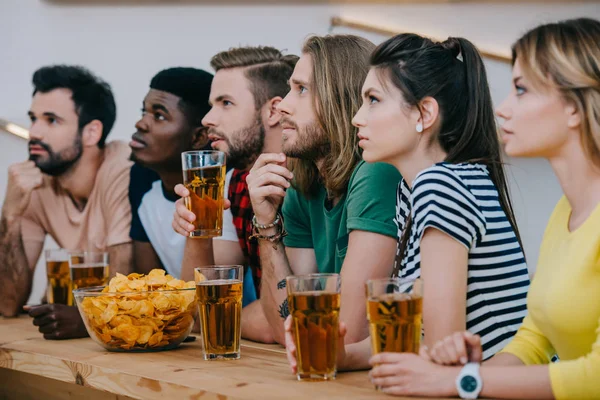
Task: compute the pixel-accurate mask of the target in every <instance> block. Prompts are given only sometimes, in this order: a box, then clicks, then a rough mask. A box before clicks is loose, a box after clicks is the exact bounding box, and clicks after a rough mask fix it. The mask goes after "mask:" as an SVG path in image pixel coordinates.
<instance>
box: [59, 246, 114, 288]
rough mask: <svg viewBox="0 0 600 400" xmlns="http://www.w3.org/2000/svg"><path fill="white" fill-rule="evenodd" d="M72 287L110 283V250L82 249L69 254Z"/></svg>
mask: <svg viewBox="0 0 600 400" xmlns="http://www.w3.org/2000/svg"><path fill="white" fill-rule="evenodd" d="M69 266H70V269H71V283H72V289H73V290H75V289H81V288H86V287H90V286H104V285H107V284H108V274H109V266H108V252H106V251H100V252H95V251H82V252H75V251H74V252H71V253H70V254H69Z"/></svg>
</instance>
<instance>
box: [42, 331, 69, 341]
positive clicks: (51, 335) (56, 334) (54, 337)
mask: <svg viewBox="0 0 600 400" xmlns="http://www.w3.org/2000/svg"><path fill="white" fill-rule="evenodd" d="M64 338H65V337H64V334H63V333H62V332H61V331H58V330H55V331H54V332H51V333H44V339H46V340H61V339H64Z"/></svg>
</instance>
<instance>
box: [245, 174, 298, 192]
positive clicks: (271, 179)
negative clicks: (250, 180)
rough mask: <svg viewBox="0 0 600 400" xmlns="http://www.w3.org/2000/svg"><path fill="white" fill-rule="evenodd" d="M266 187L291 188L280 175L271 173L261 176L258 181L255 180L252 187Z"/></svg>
mask: <svg viewBox="0 0 600 400" xmlns="http://www.w3.org/2000/svg"><path fill="white" fill-rule="evenodd" d="M268 185H274V186H279V187H282V188H285V189H287V188H289V187H290V186H291V185H290V182H289V181H288V180H287V179H285V178H284V177H282V176H281V175H277V174H274V173H272V172H267V173H264V174H262V175H261V176H260V177H259V178H258V179H256V182H255V185H254V186H255V187H256V188H259V187H263V186H268Z"/></svg>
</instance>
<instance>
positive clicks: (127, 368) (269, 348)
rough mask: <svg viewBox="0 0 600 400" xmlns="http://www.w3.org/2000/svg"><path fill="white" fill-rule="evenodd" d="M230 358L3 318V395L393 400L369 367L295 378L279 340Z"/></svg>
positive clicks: (196, 345) (249, 346)
mask: <svg viewBox="0 0 600 400" xmlns="http://www.w3.org/2000/svg"><path fill="white" fill-rule="evenodd" d="M241 353H242V357H241V359H240V360H235V361H204V360H203V358H202V347H201V343H200V341H199V340H196V341H195V342H191V343H184V344H182V345H181V347H180V348H178V349H176V350H171V351H164V352H157V353H113V352H107V351H105V350H104V349H103V348H101V347H100V346H98V345H97V344H96V343H94V342H92V340H91V339H89V338H87V339H74V340H63V341H49V340H44V338H43V337H42V335H41V334H40V333H39V332H38V331H37V328H36V327H35V326H33V324H32V323H31V318H29V317H26V316H22V317H19V318H14V319H2V317H0V399H13V398H14V399H17V398H18V399H41V398H44V399H74V398H85V399H129V398H136V399H161V400H170V399H198V400H205V399H206V400H208V399H219V400H225V399H261V400H267V399H310V400H316V399H349V398H355V399H382V398H383V399H386V398H387V399H391V398H392V397H388V396H386V395H384V394H382V393H378V392H376V391H375V390H374V389H373V386H372V385H371V383H370V382H369V379H368V376H367V372H352V373H342V374H338V378H337V379H336V380H335V381H332V382H298V381H297V380H296V379H295V376H294V375H292V373H291V372H290V369H289V366H288V363H287V359H286V356H285V351H284V349H283V348H282V347H281V346H278V345H262V344H257V343H253V342H248V341H243V342H242V348H241Z"/></svg>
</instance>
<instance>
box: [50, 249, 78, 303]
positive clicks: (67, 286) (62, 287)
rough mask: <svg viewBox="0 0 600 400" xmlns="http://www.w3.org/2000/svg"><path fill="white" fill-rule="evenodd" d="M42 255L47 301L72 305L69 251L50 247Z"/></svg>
mask: <svg viewBox="0 0 600 400" xmlns="http://www.w3.org/2000/svg"><path fill="white" fill-rule="evenodd" d="M44 255H45V257H46V273H47V274H48V291H47V292H46V299H47V300H48V303H49V304H66V305H68V306H72V305H73V294H72V292H71V276H70V275H69V252H68V251H67V250H65V249H50V250H46V251H45V252H44Z"/></svg>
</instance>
